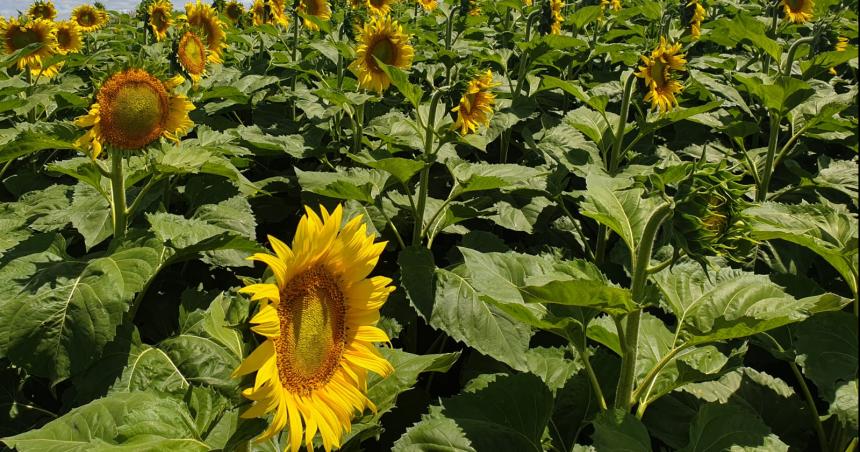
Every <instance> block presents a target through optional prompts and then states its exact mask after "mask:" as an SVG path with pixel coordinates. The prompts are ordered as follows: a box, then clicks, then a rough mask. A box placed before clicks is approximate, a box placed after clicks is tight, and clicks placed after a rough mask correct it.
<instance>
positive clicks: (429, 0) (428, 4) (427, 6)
mask: <svg viewBox="0 0 860 452" xmlns="http://www.w3.org/2000/svg"><path fill="white" fill-rule="evenodd" d="M416 1H417V2H418V4H419V5H421V7H422V8H424V11H433V10H434V9H436V7H437V6H439V2H437V1H436V0H416Z"/></svg>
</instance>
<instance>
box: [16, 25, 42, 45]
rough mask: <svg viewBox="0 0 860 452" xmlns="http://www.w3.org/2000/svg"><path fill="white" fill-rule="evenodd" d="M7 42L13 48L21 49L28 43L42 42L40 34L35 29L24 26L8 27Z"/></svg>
mask: <svg viewBox="0 0 860 452" xmlns="http://www.w3.org/2000/svg"><path fill="white" fill-rule="evenodd" d="M8 36H9V37H8V39H9V42H10V43H11V44H12V48H13V49H15V50H20V49H23V48H24V47H27V46H28V45H30V44H33V43H36V42H42V36H41V35H40V34H39V32H37V31H36V30H33V29H31V28H24V27H20V26H19V27H15V28H12V29H10V31H9V35H8Z"/></svg>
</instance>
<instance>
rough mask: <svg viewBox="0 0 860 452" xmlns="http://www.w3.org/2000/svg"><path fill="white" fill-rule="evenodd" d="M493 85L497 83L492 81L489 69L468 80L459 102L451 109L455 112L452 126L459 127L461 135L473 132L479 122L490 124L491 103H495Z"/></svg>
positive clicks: (491, 114)
mask: <svg viewBox="0 0 860 452" xmlns="http://www.w3.org/2000/svg"><path fill="white" fill-rule="evenodd" d="M495 86H499V83H494V82H493V73H492V72H491V71H490V70H489V69H487V71H486V72H483V73H481V74H480V75H478V76H477V77H475V78H473V79H472V80H470V81H469V85H468V86H467V87H466V92H465V93H463V97H461V98H460V103H459V104H458V105H457V106H456V107H454V108H452V109H451V111H453V112H456V113H457V121H455V122H454V125H453V128H454V129H460V134H461V135H466V134H469V133H475V132H476V131H477V130H478V126H479V125H481V124H483V125H485V126H488V125H489V124H490V118H491V117H492V116H493V105H495V104H496V95H495V94H493V91H492V88H493V87H495Z"/></svg>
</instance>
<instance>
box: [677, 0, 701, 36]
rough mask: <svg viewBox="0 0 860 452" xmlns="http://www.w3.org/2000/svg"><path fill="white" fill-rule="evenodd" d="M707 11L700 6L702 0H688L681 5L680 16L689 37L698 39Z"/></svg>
mask: <svg viewBox="0 0 860 452" xmlns="http://www.w3.org/2000/svg"><path fill="white" fill-rule="evenodd" d="M706 16H707V12H706V11H705V7H704V6H702V0H688V1H687V2H686V3H685V4H683V5H682V7H681V17H682V19H683V20H684V23H685V24H687V28H688V29H689V30H690V37H691V38H692V39H693V40H697V39H699V37H700V36H701V35H702V22H703V21H704V20H705V17H706Z"/></svg>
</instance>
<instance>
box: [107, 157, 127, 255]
mask: <svg viewBox="0 0 860 452" xmlns="http://www.w3.org/2000/svg"><path fill="white" fill-rule="evenodd" d="M122 157H123V156H122V152H121V151H119V150H117V149H113V150H111V152H110V161H111V172H110V188H111V213H112V214H113V237H114V239H115V240H122V239H123V238H125V230H126V227H127V226H128V216H127V214H128V210H127V209H128V208H127V206H126V198H125V173H124V172H123V169H122V160H123V158H122Z"/></svg>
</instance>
